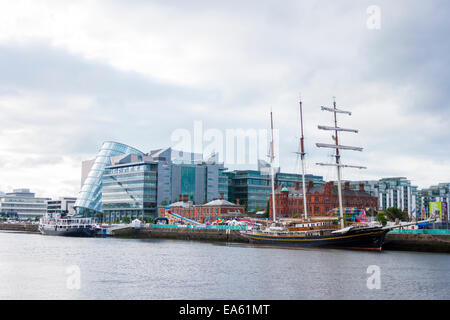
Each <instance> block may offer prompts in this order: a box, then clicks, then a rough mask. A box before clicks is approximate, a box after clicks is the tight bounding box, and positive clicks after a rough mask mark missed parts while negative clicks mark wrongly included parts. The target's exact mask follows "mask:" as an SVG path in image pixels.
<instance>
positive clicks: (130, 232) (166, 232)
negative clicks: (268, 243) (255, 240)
mask: <svg viewBox="0 0 450 320" xmlns="http://www.w3.org/2000/svg"><path fill="white" fill-rule="evenodd" d="M114 236H115V237H121V238H137V239H149V238H157V239H178V240H205V241H222V242H248V240H247V239H246V238H244V237H242V236H241V235H240V232H239V230H230V229H213V228H211V229H200V228H154V227H146V228H142V229H137V230H136V229H132V228H127V229H121V230H116V231H114Z"/></svg>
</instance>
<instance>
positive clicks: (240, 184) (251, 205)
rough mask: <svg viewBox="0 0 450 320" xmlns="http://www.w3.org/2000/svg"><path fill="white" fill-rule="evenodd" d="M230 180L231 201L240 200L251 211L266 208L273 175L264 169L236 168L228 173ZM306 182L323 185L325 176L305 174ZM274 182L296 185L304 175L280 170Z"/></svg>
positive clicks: (229, 193)
mask: <svg viewBox="0 0 450 320" xmlns="http://www.w3.org/2000/svg"><path fill="white" fill-rule="evenodd" d="M227 175H228V181H229V192H228V199H229V200H230V201H231V202H236V201H238V200H239V201H240V203H241V204H242V205H245V206H246V207H247V209H248V211H250V212H256V211H259V210H264V209H266V207H267V204H268V201H269V198H270V194H271V192H272V186H271V177H270V175H267V174H265V173H264V172H263V171H262V170H235V171H233V172H231V173H227ZM305 180H306V183H309V182H310V181H311V182H312V183H313V184H314V185H317V186H318V185H322V184H323V177H321V176H315V175H311V174H306V175H305ZM274 183H275V184H276V185H277V186H281V185H283V186H286V187H295V185H296V184H297V183H300V184H301V183H302V175H301V174H294V173H282V172H278V173H276V175H275V179H274Z"/></svg>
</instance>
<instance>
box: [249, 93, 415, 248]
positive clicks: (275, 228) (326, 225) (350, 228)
mask: <svg viewBox="0 0 450 320" xmlns="http://www.w3.org/2000/svg"><path fill="white" fill-rule="evenodd" d="M299 105H300V128H301V138H300V152H298V154H299V155H300V158H301V163H302V191H303V192H302V193H303V217H302V218H301V219H291V221H290V222H289V221H282V220H278V221H277V211H276V202H275V188H274V170H273V161H274V145H273V144H274V142H273V117H272V112H271V113H270V123H271V132H272V138H271V143H270V163H271V167H272V169H271V185H272V217H273V221H272V222H271V223H270V225H268V226H267V227H265V228H262V229H260V230H247V231H242V232H241V234H242V235H243V236H244V237H246V238H247V239H249V241H250V242H252V243H259V244H270V245H283V246H285V245H286V246H300V247H328V248H346V249H360V250H376V251H381V250H382V247H383V243H384V240H385V236H386V234H387V233H388V232H389V231H390V230H392V229H393V228H396V227H400V225H399V226H396V227H395V226H393V227H383V226H382V225H381V224H380V223H378V222H371V223H352V224H350V225H347V226H346V225H345V218H344V208H343V201H342V187H341V168H344V167H345V168H358V169H365V167H362V166H353V165H344V164H342V163H341V153H340V150H351V151H362V150H363V149H362V148H360V147H351V146H345V145H341V144H340V143H339V136H338V134H339V133H341V132H352V133H358V130H355V129H346V128H341V127H339V126H338V123H337V114H344V115H349V116H350V115H351V112H349V111H344V110H340V109H338V108H337V107H336V101H335V100H334V101H333V107H332V108H329V107H323V106H322V107H321V109H322V110H323V111H327V112H331V113H332V114H333V115H334V126H322V125H319V126H318V128H319V129H320V130H327V131H333V133H334V135H333V140H334V143H333V144H325V143H317V144H316V146H317V147H319V148H331V149H334V150H335V154H334V157H335V163H333V164H325V163H317V165H321V166H334V167H336V169H337V193H338V199H339V208H338V209H335V210H334V211H335V212H336V211H337V212H338V214H339V217H338V218H337V219H334V221H333V220H330V219H324V220H322V221H320V220H317V219H314V220H313V219H311V217H309V216H308V205H307V196H306V185H305V163H304V161H305V155H306V153H305V147H304V135H303V110H302V102H301V99H300V101H299ZM417 223H419V222H417ZM411 224H416V223H411ZM408 225H409V224H408ZM401 226H402V227H404V226H406V225H405V224H403V225H401Z"/></svg>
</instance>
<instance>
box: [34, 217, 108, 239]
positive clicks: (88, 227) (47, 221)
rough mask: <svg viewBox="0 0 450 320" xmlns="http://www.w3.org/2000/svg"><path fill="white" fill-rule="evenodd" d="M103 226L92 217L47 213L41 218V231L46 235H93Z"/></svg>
mask: <svg viewBox="0 0 450 320" xmlns="http://www.w3.org/2000/svg"><path fill="white" fill-rule="evenodd" d="M99 230H101V227H99V226H98V225H96V224H95V223H94V221H93V220H92V218H82V217H76V216H67V215H64V214H46V215H45V216H44V217H42V218H41V219H40V220H39V232H40V233H41V234H44V235H52V236H65V237H93V236H94V235H95V234H96V233H98V231H99Z"/></svg>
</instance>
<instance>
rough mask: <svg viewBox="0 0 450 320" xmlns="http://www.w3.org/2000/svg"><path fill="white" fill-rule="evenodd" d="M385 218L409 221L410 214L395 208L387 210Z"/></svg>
mask: <svg viewBox="0 0 450 320" xmlns="http://www.w3.org/2000/svg"><path fill="white" fill-rule="evenodd" d="M385 216H386V217H387V218H388V219H389V220H391V221H395V220H397V219H399V220H400V221H407V220H408V218H409V217H408V213H407V212H405V211H402V210H400V209H399V208H395V207H389V208H387V209H386V212H385Z"/></svg>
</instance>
